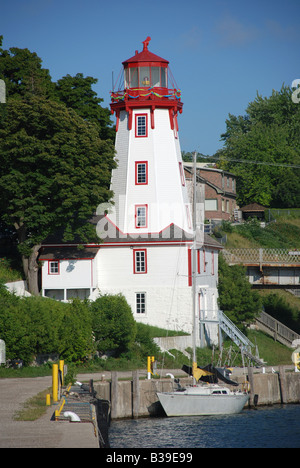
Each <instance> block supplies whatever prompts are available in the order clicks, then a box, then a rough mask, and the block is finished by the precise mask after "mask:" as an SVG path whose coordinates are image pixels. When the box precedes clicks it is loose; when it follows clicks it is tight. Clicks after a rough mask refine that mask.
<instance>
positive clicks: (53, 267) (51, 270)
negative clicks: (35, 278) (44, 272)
mask: <svg viewBox="0 0 300 468" xmlns="http://www.w3.org/2000/svg"><path fill="white" fill-rule="evenodd" d="M48 274H49V275H59V261H58V260H54V261H49V262H48Z"/></svg>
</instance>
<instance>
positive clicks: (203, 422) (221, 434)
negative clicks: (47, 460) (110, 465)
mask: <svg viewBox="0 0 300 468" xmlns="http://www.w3.org/2000/svg"><path fill="white" fill-rule="evenodd" d="M109 441H110V446H111V448H176V449H178V448H182V449H183V448H300V405H282V406H281V405H278V406H270V407H259V408H257V409H251V410H249V409H246V410H243V411H242V412H241V413H240V414H236V415H229V416H197V417H186V418H141V419H137V420H131V419H130V420H122V421H112V423H111V427H110V431H109Z"/></svg>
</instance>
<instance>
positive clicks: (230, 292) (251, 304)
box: [218, 254, 261, 331]
mask: <svg viewBox="0 0 300 468" xmlns="http://www.w3.org/2000/svg"><path fill="white" fill-rule="evenodd" d="M218 292H219V306H220V309H221V310H223V312H224V313H225V315H227V316H228V317H229V318H230V320H232V322H233V323H234V324H235V325H236V326H237V327H238V328H240V329H241V330H243V331H245V329H246V327H247V325H249V324H250V323H251V322H252V321H253V319H254V318H255V316H256V315H258V314H259V312H260V310H261V299H260V296H259V295H258V293H257V292H256V291H252V290H251V285H250V283H249V281H248V279H247V277H246V275H245V268H244V267H243V266H241V265H234V266H229V265H228V264H227V263H226V261H225V259H224V258H223V257H222V254H221V255H220V256H219V284H218Z"/></svg>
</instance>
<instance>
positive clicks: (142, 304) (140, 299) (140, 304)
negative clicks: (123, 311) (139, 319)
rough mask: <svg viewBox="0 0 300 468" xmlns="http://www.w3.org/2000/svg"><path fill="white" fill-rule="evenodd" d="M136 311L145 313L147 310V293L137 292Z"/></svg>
mask: <svg viewBox="0 0 300 468" xmlns="http://www.w3.org/2000/svg"><path fill="white" fill-rule="evenodd" d="M135 297H136V313H137V314H144V313H145V312H146V293H144V292H140V293H136V295H135Z"/></svg>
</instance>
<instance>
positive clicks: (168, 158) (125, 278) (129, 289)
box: [94, 37, 220, 344]
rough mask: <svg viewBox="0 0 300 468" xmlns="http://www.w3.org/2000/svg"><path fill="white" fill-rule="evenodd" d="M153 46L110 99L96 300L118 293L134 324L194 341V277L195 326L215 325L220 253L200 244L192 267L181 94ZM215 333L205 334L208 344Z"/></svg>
mask: <svg viewBox="0 0 300 468" xmlns="http://www.w3.org/2000/svg"><path fill="white" fill-rule="evenodd" d="M149 43H150V37H147V39H146V40H145V41H143V42H142V44H143V48H142V50H141V52H139V51H136V52H135V54H134V55H133V56H132V57H131V58H129V59H127V60H125V61H124V62H123V63H122V65H123V68H122V75H123V82H122V85H121V86H120V88H119V89H117V90H113V91H112V92H111V104H110V107H111V112H112V114H114V115H115V118H116V140H115V150H116V161H117V167H116V169H114V170H113V172H112V177H111V189H112V191H113V192H114V199H113V204H112V206H110V208H109V209H108V210H106V211H105V215H104V216H102V218H101V221H100V222H99V223H98V227H97V232H98V235H99V237H101V238H102V240H103V243H102V244H100V245H99V253H98V255H97V257H96V262H97V269H96V272H95V276H96V282H97V289H96V290H95V293H94V296H95V297H96V295H97V294H99V293H100V294H120V293H121V294H123V295H124V296H125V298H126V300H127V302H128V303H129V305H130V306H131V309H132V312H133V316H134V318H135V320H136V321H138V322H142V323H146V324H148V325H155V326H159V327H161V328H165V329H169V330H176V331H184V332H187V333H191V331H192V310H193V298H192V283H193V278H192V276H193V275H192V273H193V272H194V273H195V275H194V276H196V279H195V281H197V288H196V291H197V292H196V294H197V300H196V303H197V311H196V314H197V319H200V317H201V316H203V317H204V318H205V319H206V320H208V319H210V322H214V321H215V322H216V321H217V318H216V317H217V309H218V307H217V286H216V283H217V258H218V255H217V253H218V250H219V247H220V246H219V244H218V243H217V242H215V241H213V240H212V239H210V240H207V239H206V242H204V243H203V242H201V243H198V245H197V249H198V250H197V255H196V257H195V258H196V259H197V260H196V261H197V265H192V257H193V256H192V248H193V245H194V230H193V219H192V210H191V206H192V204H191V199H190V196H189V192H188V181H187V180H186V178H185V174H184V168H183V162H182V157H181V149H180V142H179V125H178V120H179V119H178V117H179V115H180V114H181V113H182V108H183V103H182V101H181V92H180V90H179V89H178V88H177V86H175V84H174V82H173V81H172V78H171V73H170V70H169V62H168V60H166V59H164V58H162V57H160V56H158V55H156V54H154V53H152V52H151V51H150V50H149ZM100 211H101V210H100ZM98 214H101V213H98ZM202 239H203V238H202ZM204 240H205V238H204ZM201 284H202V285H205V289H203V288H201ZM199 330H200V327H199ZM217 333H218V330H217V328H216V327H213V328H211V331H210V330H209V328H208V327H207V328H206V335H210V336H209V340H208V341H209V343H210V344H211V343H214V342H216V341H217ZM198 335H199V334H198ZM199 340H200V337H199V336H198V341H199Z"/></svg>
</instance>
